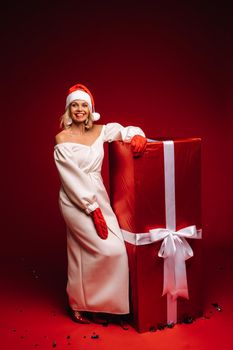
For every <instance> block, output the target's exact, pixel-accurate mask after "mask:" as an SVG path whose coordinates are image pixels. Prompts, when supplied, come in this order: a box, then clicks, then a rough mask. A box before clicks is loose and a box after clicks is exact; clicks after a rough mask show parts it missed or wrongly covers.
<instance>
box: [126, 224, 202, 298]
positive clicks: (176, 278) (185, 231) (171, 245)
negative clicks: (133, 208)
mask: <svg viewBox="0 0 233 350" xmlns="http://www.w3.org/2000/svg"><path fill="white" fill-rule="evenodd" d="M121 231H122V234H123V237H124V240H125V241H126V242H128V243H131V244H133V245H136V246H140V245H146V244H151V243H155V242H158V241H161V240H163V242H162V244H161V247H160V250H159V252H158V256H160V257H161V258H164V279H163V295H165V294H167V293H170V294H171V296H172V299H173V300H175V299H176V298H177V297H178V296H181V297H184V298H188V284H187V276H186V267H185V261H186V260H187V259H189V258H191V257H192V256H193V250H192V248H191V247H190V245H189V243H188V242H187V240H186V239H185V238H195V239H200V238H201V234H202V231H201V230H197V229H196V226H195V225H193V226H188V227H185V228H182V229H181V230H178V231H171V230H169V229H165V228H156V229H152V230H149V232H147V233H132V232H128V231H126V230H121Z"/></svg>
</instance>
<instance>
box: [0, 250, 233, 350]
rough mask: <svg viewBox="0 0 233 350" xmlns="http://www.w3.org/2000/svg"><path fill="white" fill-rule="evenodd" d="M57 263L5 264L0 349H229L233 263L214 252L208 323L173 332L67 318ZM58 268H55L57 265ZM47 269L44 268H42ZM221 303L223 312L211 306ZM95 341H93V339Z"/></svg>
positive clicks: (209, 266) (209, 258)
mask: <svg viewBox="0 0 233 350" xmlns="http://www.w3.org/2000/svg"><path fill="white" fill-rule="evenodd" d="M61 260H62V259H60V260H59V263H58V260H57V259H56V258H54V257H53V264H51V263H48V264H47V265H48V266H47V267H44V266H43V263H42V259H41V261H40V259H37V262H36V261H35V259H33V258H25V257H21V258H14V259H9V258H8V259H3V261H2V263H1V274H2V276H1V318H0V344H1V349H3V350H21V349H23V350H27V349H43V350H47V349H53V348H55V349H62V350H64V349H76V350H88V349H95V350H96V349H101V350H105V349H106V350H114V349H136V350H137V349H143V350H147V349H148V350H150V349H159V350H163V349H168V350H169V349H173V350H174V349H176V350H177V349H178V350H179V349H198V350H199V349H212V350H215V349H216V350H217V349H221V348H222V347H223V346H224V349H231V348H232V342H233V335H232V333H233V332H232V311H233V308H232V306H233V301H232V291H233V280H232V268H233V263H232V258H231V253H230V252H228V251H226V250H222V249H219V250H217V249H212V250H210V251H207V252H206V253H205V261H206V266H204V267H203V268H204V271H205V274H206V279H205V285H204V301H205V302H204V305H205V307H204V317H203V318H200V319H197V320H195V321H194V322H193V323H192V324H180V325H176V326H175V327H174V328H172V329H165V330H162V331H156V332H147V333H143V334H139V333H137V332H136V331H135V330H134V329H133V328H132V327H129V329H128V330H123V329H122V328H120V326H118V325H116V324H109V325H108V326H107V327H103V326H101V325H94V324H90V325H78V324H75V323H73V322H72V321H71V320H70V319H69V317H68V316H67V314H66V312H65V304H66V302H65V300H66V298H65V292H64V289H65V268H64V267H63V269H62V271H60V269H61V266H59V264H61V265H62V263H61ZM56 262H57V264H56ZM42 266H43V267H42ZM213 303H218V305H219V306H220V308H221V311H218V310H217V309H216V307H214V306H213V305H212V304H213ZM93 335H94V336H96V337H93V338H92V336H93Z"/></svg>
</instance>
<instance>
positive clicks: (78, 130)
mask: <svg viewBox="0 0 233 350" xmlns="http://www.w3.org/2000/svg"><path fill="white" fill-rule="evenodd" d="M70 131H71V132H72V133H73V134H77V135H83V134H85V133H86V131H87V129H86V128H85V124H84V123H78V124H76V123H73V124H72V125H71V127H70Z"/></svg>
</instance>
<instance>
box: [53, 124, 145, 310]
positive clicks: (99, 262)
mask: <svg viewBox="0 0 233 350" xmlns="http://www.w3.org/2000/svg"><path fill="white" fill-rule="evenodd" d="M138 134H140V135H142V136H145V135H144V133H143V131H142V130H141V129H140V128H138V127H134V126H128V127H126V128H124V127H123V126H122V125H120V124H118V123H109V124H106V125H103V127H102V130H101V133H100V135H99V136H98V138H97V139H96V140H95V142H94V143H93V144H92V145H91V146H86V145H83V144H79V143H72V142H64V143H60V144H57V145H56V146H55V148H54V158H55V164H56V166H57V169H58V172H59V175H60V179H61V189H60V194H59V205H60V209H61V212H62V215H63V217H64V220H65V222H66V226H67V255H68V282H67V294H68V298H69V304H70V306H71V308H72V309H73V310H79V311H92V312H106V313H113V314H127V313H128V312H129V291H128V289H129V276H128V260H127V253H126V249H125V245H124V241H123V238H122V234H121V230H120V228H119V225H118V222H117V219H116V216H115V214H114V212H113V210H112V208H111V206H110V201H109V197H108V194H107V192H106V189H105V187H104V184H103V180H102V176H101V166H102V162H103V157H104V149H103V143H104V142H105V141H108V142H111V141H114V140H123V141H126V142H127V141H130V139H131V138H132V136H134V135H138ZM97 207H100V209H101V211H102V213H103V216H104V218H105V220H106V223H107V226H108V238H107V239H106V240H103V239H101V238H100V237H99V236H98V235H97V232H96V229H95V227H94V224H93V220H92V218H91V216H90V215H89V214H90V212H91V211H93V210H95V209H96V208H97Z"/></svg>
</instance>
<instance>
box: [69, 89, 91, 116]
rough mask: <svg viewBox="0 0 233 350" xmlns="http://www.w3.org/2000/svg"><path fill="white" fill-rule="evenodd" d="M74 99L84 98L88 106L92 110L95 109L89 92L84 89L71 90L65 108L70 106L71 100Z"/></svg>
mask: <svg viewBox="0 0 233 350" xmlns="http://www.w3.org/2000/svg"><path fill="white" fill-rule="evenodd" d="M74 100H83V101H85V102H87V104H88V107H89V109H90V112H92V111H93V108H92V103H91V98H90V96H89V95H88V93H86V92H85V91H82V90H76V91H73V92H71V93H70V94H69V95H68V96H67V98H66V107H65V109H66V108H67V107H68V106H69V104H70V103H71V102H73V101H74Z"/></svg>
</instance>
